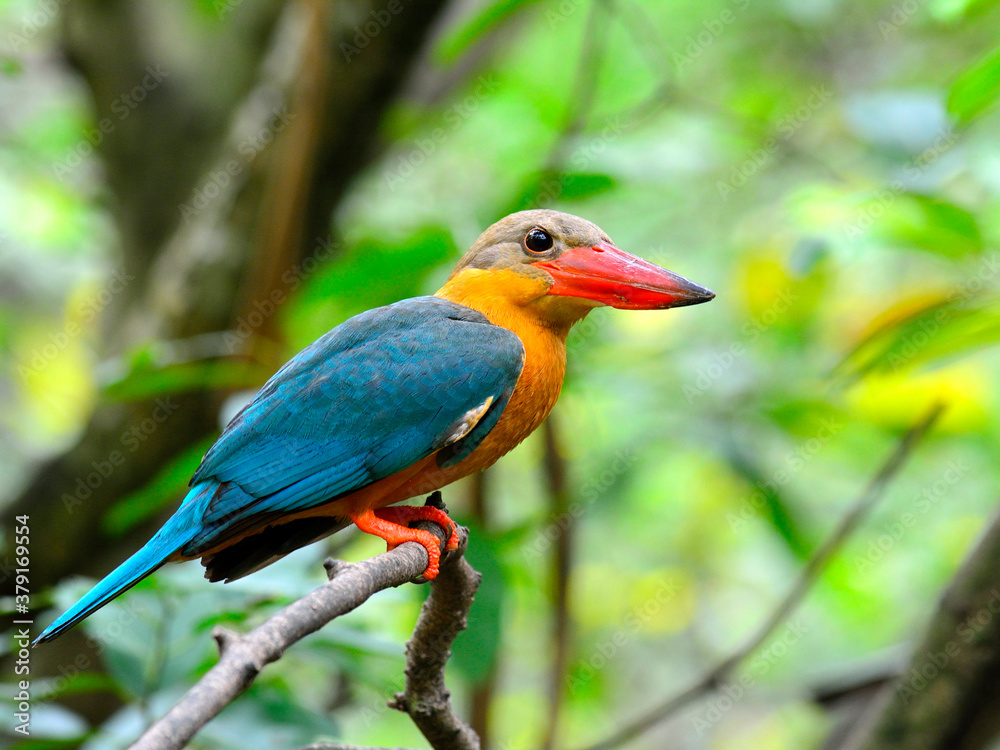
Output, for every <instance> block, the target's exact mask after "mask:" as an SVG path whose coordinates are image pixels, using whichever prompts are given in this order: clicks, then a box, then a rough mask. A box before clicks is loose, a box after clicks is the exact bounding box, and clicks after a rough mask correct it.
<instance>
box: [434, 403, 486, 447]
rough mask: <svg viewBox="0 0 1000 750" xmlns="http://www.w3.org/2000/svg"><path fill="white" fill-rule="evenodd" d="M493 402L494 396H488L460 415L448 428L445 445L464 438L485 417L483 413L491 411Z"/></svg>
mask: <svg viewBox="0 0 1000 750" xmlns="http://www.w3.org/2000/svg"><path fill="white" fill-rule="evenodd" d="M492 403H493V397H492V396H488V397H487V398H486V400H485V401H483V403H481V404H480V405H479V406H477V407H475V408H473V409H469V410H468V411H467V412H465V414H463V415H462V416H460V417H459V418H458V419H457V420H455V422H454V423H453V424H452V425H451V427H450V428H448V433H447V434H446V435H445V439H444V445H446V446H447V445H451V444H452V443H457V442H458V441H459V440H461V439H462V438H464V437H465V436H466V435H468V434H469V433H470V432H472V429H473V428H474V427H475V426H476V425H477V424H479V420H480V419H482V418H483V415H485V414H486V412H487V411H489V408H490V404H492Z"/></svg>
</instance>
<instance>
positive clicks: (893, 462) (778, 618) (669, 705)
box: [585, 404, 944, 750]
mask: <svg viewBox="0 0 1000 750" xmlns="http://www.w3.org/2000/svg"><path fill="white" fill-rule="evenodd" d="M942 411H944V406H943V405H942V404H935V405H934V406H932V407H931V409H930V410H929V411H928V412H927V414H926V415H924V416H923V417H922V418H921V419H920V421H919V422H917V424H916V425H914V426H913V427H912V428H910V430H909V431H908V432H907V433H906V434H905V435H904V436H903V438H902V439H901V440H900V441H899V444H898V445H897V446H896V450H895V451H893V453H892V455H891V456H890V457H889V458H888V460H886V462H885V463H884V464H883V465H882V468H881V469H879V471H878V473H877V474H876V475H875V477H874V478H873V479H872V480H871V481H870V482H869V483H868V486H867V487H866V488H865V491H864V492H862V493H861V495H860V496H859V497H858V498H857V500H855V501H854V503H853V504H852V505H851V507H850V509H849V510H848V511H847V513H846V514H845V515H844V517H843V518H842V519H841V521H840V524H839V525H838V526H837V528H836V529H835V530H834V531H833V533H832V534H831V535H830V536H829V538H828V539H827V540H826V541H825V542H824V543H823V545H822V546H821V547H820V548H819V549H818V550H816V552H815V553H814V554H813V556H812V557H811V558H810V559H809V561H808V562H807V563H806V565H805V567H804V568H803V569H802V571H801V573H799V577H798V579H797V580H796V581H795V583H794V584H793V586H792V588H791V589H790V590H789V592H788V593H787V594H786V595H785V597H784V598H783V599H782V600H781V601H780V602H779V603H778V606H777V607H775V609H774V611H773V612H772V613H771V615H770V616H769V617H768V618H767V619H766V620H765V621H764V623H763V624H762V625H761V627H760V628H759V629H758V630H757V632H756V634H754V635H753V636H752V637H751V638H750V639H749V640H748V641H747V642H746V643H745V644H744V645H743V646H741V647H740V648H738V649H736V651H735V652H733V653H732V654H731V655H730V656H729V657H727V658H725V659H723V660H722V661H721V662H719V663H718V664H717V665H716V666H715V667H713V668H712V669H710V670H708V671H707V672H706V673H705V674H704V675H703V676H702V677H701V678H700V679H698V680H697V681H696V682H695V683H694V684H693V685H691V686H690V687H688V688H687V689H685V690H683V691H681V692H680V693H678V694H677V695H675V696H673V697H672V698H670V699H669V700H667V701H665V702H664V703H662V704H661V705H659V706H657V707H656V708H653V709H652V710H651V711H649V712H647V713H646V714H645V715H643V716H641V717H639V718H638V719H636V720H635V721H633V722H632V723H630V724H627V725H626V726H624V727H622V728H621V729H619V730H618V731H617V732H615V734H613V735H611V736H610V737H608V738H607V739H605V740H602V741H601V742H598V743H596V744H593V745H589V746H588V747H587V748H585V750H610V749H611V748H614V747H618V746H619V745H622V744H624V743H626V742H628V741H629V740H632V739H634V738H636V737H638V736H639V735H641V734H643V733H644V732H647V731H648V730H650V729H652V728H653V727H654V726H656V725H657V724H659V723H660V722H662V721H664V720H666V719H668V718H669V717H671V716H673V715H674V714H675V713H676V712H677V711H679V710H680V709H682V708H684V707H685V706H687V705H688V704H689V703H691V702H692V701H694V700H696V699H697V698H700V697H701V696H702V695H705V694H706V693H710V692H712V691H713V690H715V689H717V688H718V687H719V686H720V685H721V684H722V683H723V682H725V681H726V680H727V679H729V677H730V676H731V675H732V674H733V672H735V671H736V669H737V668H738V667H739V666H740V664H741V663H742V662H743V660H744V659H746V658H747V657H748V656H750V655H751V654H752V653H753V652H754V651H756V650H757V649H758V648H760V646H761V645H762V644H763V643H764V642H765V641H766V640H767V639H768V638H769V637H770V636H771V634H772V633H774V631H775V629H776V628H778V626H780V625H781V623H783V622H784V621H785V620H786V619H787V618H788V617H789V616H790V615H791V614H792V612H794V611H795V609H796V608H797V607H798V606H799V604H801V603H802V600H803V599H804V598H805V596H806V594H807V593H808V592H809V590H810V588H812V585H813V584H814V583H815V582H816V581H817V580H818V579H819V576H820V573H822V571H823V568H824V567H826V564H827V563H828V562H829V561H830V560H831V559H832V558H833V556H834V555H835V554H836V553H837V552H838V551H839V550H840V548H841V547H842V546H843V544H844V542H845V541H846V540H847V539H848V537H850V536H851V534H852V533H853V532H854V531H855V530H856V529H857V527H858V525H859V524H860V523H861V521H862V520H863V519H864V518H865V516H867V515H868V512H869V511H870V510H871V509H872V507H874V505H875V503H876V502H878V500H879V499H880V498H881V496H882V493H883V491H884V490H885V488H886V486H887V485H888V484H889V482H890V481H892V479H893V478H894V477H895V476H896V474H897V473H898V472H899V470H900V469H901V468H902V467H903V465H904V464H905V463H906V460H907V459H908V458H909V457H910V454H911V453H912V452H913V449H914V448H915V447H916V446H917V444H918V443H919V442H920V440H921V439H922V438H923V437H924V435H926V434H927V431H928V430H930V428H931V427H932V426H933V425H934V423H935V422H936V421H937V419H938V417H939V416H941V412H942Z"/></svg>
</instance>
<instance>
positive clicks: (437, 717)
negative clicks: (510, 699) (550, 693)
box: [389, 493, 482, 750]
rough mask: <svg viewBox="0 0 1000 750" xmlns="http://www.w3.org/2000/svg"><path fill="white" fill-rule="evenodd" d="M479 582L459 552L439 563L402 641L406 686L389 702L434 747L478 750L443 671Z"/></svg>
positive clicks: (435, 748)
mask: <svg viewBox="0 0 1000 750" xmlns="http://www.w3.org/2000/svg"><path fill="white" fill-rule="evenodd" d="M435 494H437V493H435ZM414 525H417V524H414ZM463 547H464V539H463ZM481 580H482V576H481V575H480V574H479V573H477V572H476V571H475V570H473V569H472V566H471V565H469V563H468V562H467V561H466V559H465V557H464V556H462V557H458V558H457V559H455V560H454V561H453V562H451V563H450V564H449V565H448V566H446V567H444V566H442V569H441V573H440V574H438V577H437V578H435V579H434V580H433V581H432V582H431V593H430V596H428V597H427V601H425V602H424V606H423V607H422V608H421V610H420V617H419V618H418V619H417V626H416V628H415V629H414V631H413V636H412V637H411V638H410V640H409V642H408V643H407V644H406V685H405V687H404V689H403V692H402V693H396V697H395V698H394V699H393V700H392V701H390V703H389V706H390V707H391V708H395V709H398V710H400V711H404V712H406V713H408V714H409V715H410V718H411V719H413V723H414V724H416V725H417V728H418V729H419V730H420V731H421V732H422V733H423V735H424V737H426V738H427V741H428V742H430V743H431V747H433V748H434V750H479V736H478V735H477V734H476V733H475V732H474V731H472V729H471V728H470V727H469V726H468V725H467V724H465V723H464V722H463V721H462V720H461V719H459V718H458V716H457V715H456V714H455V711H454V709H453V708H452V706H451V693H449V692H448V688H447V687H446V686H445V683H444V670H445V665H446V664H447V663H448V659H449V657H450V656H451V646H452V644H453V643H454V642H455V637H456V636H457V635H458V634H459V633H460V632H461V631H463V630H465V627H466V625H467V623H468V615H469V607H470V606H471V604H472V600H473V598H474V597H475V594H476V589H478V588H479V582H480V581H481Z"/></svg>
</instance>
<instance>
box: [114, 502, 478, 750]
mask: <svg viewBox="0 0 1000 750" xmlns="http://www.w3.org/2000/svg"><path fill="white" fill-rule="evenodd" d="M435 494H437V493H435ZM432 497H433V496H432ZM421 523H422V524H426V525H423V526H422V527H423V528H426V529H427V530H429V531H432V532H433V533H435V534H437V535H438V537H439V538H440V539H441V541H442V545H443V543H444V540H445V538H446V537H445V533H444V530H443V529H442V528H441V527H440V526H438V525H436V524H431V523H427V522H421ZM414 525H416V524H414ZM460 532H461V535H462V544H461V546H460V549H459V550H458V551H457V552H456V553H455V554H452V555H449V556H448V557H447V558H446V559H445V560H444V562H443V563H442V566H441V573H440V574H439V575H438V577H437V578H436V579H435V580H434V581H433V582H432V583H431V594H430V596H429V597H428V598H427V601H426V602H425V603H424V607H423V609H422V610H421V613H420V618H419V619H418V621H417V626H416V630H415V631H414V634H413V637H412V638H411V639H410V642H409V643H408V644H407V647H406V650H407V667H406V675H407V679H406V690H405V692H404V693H402V694H399V695H397V696H396V698H395V700H394V701H393V702H392V703H391V704H390V705H393V707H395V708H399V709H401V710H405V711H406V712H407V713H408V714H410V716H411V717H412V718H413V721H414V723H415V724H416V725H417V727H418V728H419V729H420V731H421V732H423V733H424V735H425V736H426V737H427V739H428V741H429V742H430V743H431V745H432V746H433V747H434V748H435V750H445V749H447V750H478V748H479V740H478V738H477V737H476V735H475V733H474V732H472V731H471V730H470V729H469V728H468V727H467V726H466V725H465V724H463V723H462V722H461V720H459V719H458V717H457V716H456V715H455V714H454V712H453V711H452V708H451V703H450V700H449V698H450V694H449V693H448V690H447V688H446V687H445V683H444V667H445V664H446V663H447V660H448V657H449V656H450V655H451V644H452V642H453V641H454V640H455V636H456V635H457V634H458V633H459V632H460V631H461V630H462V629H464V628H465V623H466V615H467V614H468V611H469V606H470V605H471V603H472V598H473V595H474V594H475V591H476V588H477V587H478V585H479V579H480V576H479V574H478V573H477V572H476V571H474V570H473V569H472V567H471V566H470V565H469V564H468V563H467V562H466V561H465V558H464V557H463V556H462V554H463V553H464V550H465V544H466V542H467V539H468V531H467V530H466V529H461V530H460ZM325 565H326V567H327V573H328V575H329V577H330V580H329V582H327V583H325V584H324V585H323V586H321V587H319V588H318V589H315V590H314V591H312V592H310V593H309V594H307V595H306V596H304V597H302V598H301V599H299V600H298V601H296V602H293V603H292V604H290V605H288V606H287V607H285V608H284V609H282V610H281V611H280V612H278V613H277V614H275V615H273V616H272V617H270V618H269V619H268V620H267V621H266V622H264V623H263V624H261V625H259V626H258V627H256V628H254V629H253V630H252V631H250V632H249V633H247V634H246V635H238V634H236V633H233V632H232V631H229V630H226V629H224V628H216V629H215V631H214V632H213V634H212V635H213V637H214V638H215V640H216V641H217V642H218V644H219V651H220V653H221V658H220V659H219V662H218V664H216V665H215V666H214V667H212V669H210V670H209V671H208V672H207V673H206V674H205V676H204V677H202V678H201V679H200V680H199V681H198V683H197V684H195V685H194V687H192V688H191V689H190V690H189V691H188V692H187V693H186V694H185V695H184V697H183V698H182V699H181V700H180V701H179V702H178V703H177V704H176V705H175V706H174V707H173V708H172V709H170V711H168V712H167V714H166V715H165V716H163V718H161V719H160V720H159V721H157V722H155V723H154V724H153V725H152V726H150V727H149V729H147V730H146V732H145V733H144V734H143V735H142V736H141V737H140V738H139V739H138V740H137V741H136V742H135V744H133V745H132V750H170V749H172V748H176V749H177V750H179V749H180V748H183V747H184V746H185V745H186V744H187V743H188V741H190V740H191V738H192V737H194V735H195V734H196V733H197V732H198V730H200V729H201V728H202V727H203V726H205V725H206V724H207V723H208V722H209V721H211V720H212V719H213V718H214V717H215V716H216V715H218V713H219V712H220V711H222V709H224V708H225V707H226V706H227V705H229V704H230V703H232V701H233V700H235V699H236V697H237V696H239V695H240V694H241V693H242V692H243V691H245V690H246V689H247V688H248V687H250V685H251V683H253V681H254V679H255V678H256V677H257V675H258V674H260V672H261V670H263V669H264V667H265V666H266V665H268V664H270V663H271V662H273V661H277V660H278V659H280V658H281V656H282V654H284V652H285V649H287V648H288V647H289V646H291V645H292V644H293V643H295V642H296V641H299V640H301V639H302V638H304V637H305V636H307V635H309V634H310V633H313V632H315V631H317V630H319V629H320V628H321V627H323V626H324V625H326V624H327V623H328V622H330V621H332V620H334V619H335V618H337V617H340V616H341V615H344V614H347V613H348V612H350V611H351V610H353V609H355V608H357V607H358V606H360V605H361V604H363V603H364V602H365V601H367V600H368V599H369V597H371V596H372V595H373V594H375V593H377V592H379V591H382V590H383V589H387V588H390V587H395V586H400V585H402V584H404V583H407V582H409V581H412V580H414V579H415V578H416V577H417V576H419V575H420V574H421V573H423V571H424V570H425V569H426V568H427V552H426V550H424V548H423V547H422V546H420V545H419V544H415V543H406V544H402V545H400V546H399V547H397V548H396V549H394V550H392V551H391V552H386V553H384V554H381V555H378V556H377V557H373V558H370V559H368V560H364V561H362V562H359V563H345V562H341V561H336V560H328V561H327V562H326V563H325ZM311 747H323V745H317V746H311ZM326 747H341V748H349V747H350V746H348V745H328V746H326Z"/></svg>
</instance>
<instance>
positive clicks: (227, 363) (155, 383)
mask: <svg viewBox="0 0 1000 750" xmlns="http://www.w3.org/2000/svg"><path fill="white" fill-rule="evenodd" d="M270 375H271V372H270V370H268V369H267V368H265V367H263V366H261V365H259V364H257V363H254V362H246V361H238V360H229V359H212V360H201V361H197V362H184V363H181V364H173V365H167V366H165V367H157V366H151V365H150V364H149V363H147V362H144V361H139V362H136V363H134V366H133V369H132V370H131V372H129V373H128V374H127V375H125V376H124V377H122V378H119V379H118V380H115V381H112V382H111V383H108V384H107V385H105V386H104V389H103V395H104V396H106V397H107V398H110V399H112V400H114V401H138V400H142V399H147V398H153V397H155V396H164V395H167V394H174V393H189V392H192V391H200V390H214V389H231V388H235V389H239V388H257V387H259V386H260V385H261V384H263V383H264V382H265V381H266V380H267V378H268V377H269V376H270Z"/></svg>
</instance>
